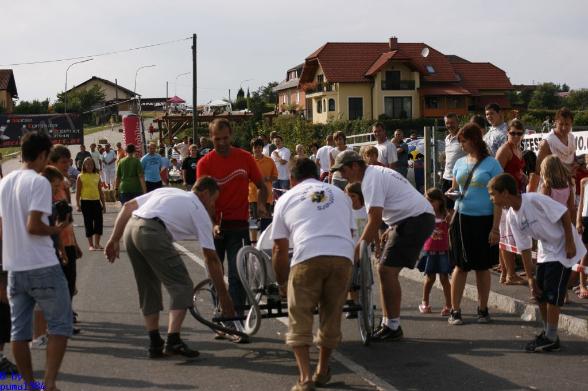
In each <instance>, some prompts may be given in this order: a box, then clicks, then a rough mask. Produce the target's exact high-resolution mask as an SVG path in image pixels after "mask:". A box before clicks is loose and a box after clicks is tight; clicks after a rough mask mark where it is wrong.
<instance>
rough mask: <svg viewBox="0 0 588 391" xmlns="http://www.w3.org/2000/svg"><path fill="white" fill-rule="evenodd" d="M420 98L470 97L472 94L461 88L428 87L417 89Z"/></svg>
mask: <svg viewBox="0 0 588 391" xmlns="http://www.w3.org/2000/svg"><path fill="white" fill-rule="evenodd" d="M419 92H420V94H421V95H422V96H425V95H471V94H472V93H471V92H469V91H468V90H466V89H465V88H463V87H461V86H430V87H429V86H428V87H421V88H419Z"/></svg>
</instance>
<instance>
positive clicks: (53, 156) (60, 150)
mask: <svg viewBox="0 0 588 391" xmlns="http://www.w3.org/2000/svg"><path fill="white" fill-rule="evenodd" d="M63 158H66V159H68V160H69V159H71V152H70V150H69V148H67V147H66V146H65V145H62V144H55V145H54V146H53V150H52V151H51V153H50V154H49V161H50V162H51V163H57V162H58V161H59V159H63Z"/></svg>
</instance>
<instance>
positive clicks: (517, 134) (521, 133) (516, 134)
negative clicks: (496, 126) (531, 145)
mask: <svg viewBox="0 0 588 391" xmlns="http://www.w3.org/2000/svg"><path fill="white" fill-rule="evenodd" d="M508 134H510V135H511V136H522V135H523V134H525V133H523V132H508Z"/></svg>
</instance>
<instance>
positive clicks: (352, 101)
mask: <svg viewBox="0 0 588 391" xmlns="http://www.w3.org/2000/svg"><path fill="white" fill-rule="evenodd" d="M361 118H363V98H349V120H350V121H353V120H354V119H361Z"/></svg>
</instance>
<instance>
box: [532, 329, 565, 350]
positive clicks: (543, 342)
mask: <svg viewBox="0 0 588 391" xmlns="http://www.w3.org/2000/svg"><path fill="white" fill-rule="evenodd" d="M525 350H526V351H527V352H544V351H545V352H553V351H557V350H559V337H558V338H557V339H556V340H555V341H552V340H550V339H549V338H547V337H546V336H545V332H541V334H539V335H538V336H536V337H535V339H534V340H532V341H531V342H529V343H528V344H527V345H526V346H525Z"/></svg>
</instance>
